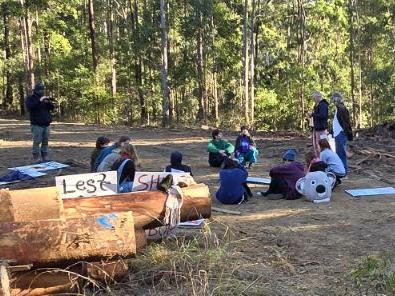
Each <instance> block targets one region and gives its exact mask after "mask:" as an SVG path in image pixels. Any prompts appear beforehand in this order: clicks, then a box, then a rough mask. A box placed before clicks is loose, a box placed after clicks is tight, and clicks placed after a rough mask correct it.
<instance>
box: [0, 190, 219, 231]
mask: <svg viewBox="0 0 395 296" xmlns="http://www.w3.org/2000/svg"><path fill="white" fill-rule="evenodd" d="M183 193H184V202H183V206H182V208H181V221H190V220H195V219H198V218H200V217H203V218H209V217H210V216H211V197H210V192H209V189H208V187H207V186H206V185H204V184H195V185H191V186H189V187H185V188H183ZM9 194H10V199H11V202H12V208H13V209H12V213H13V214H14V221H21V222H22V221H34V220H39V219H43V218H46V219H56V218H59V217H65V218H79V217H81V216H89V215H94V214H100V213H112V212H125V211H133V216H134V222H135V226H136V229H138V228H145V229H147V228H153V227H156V226H160V225H161V223H160V220H161V219H162V218H163V216H164V212H165V201H166V198H167V195H166V194H165V193H163V192H160V191H141V192H132V193H124V194H117V195H110V196H98V197H89V198H76V199H65V200H63V202H62V200H61V199H60V198H59V196H58V193H57V190H56V188H55V187H46V188H37V189H28V190H14V191H9ZM0 221H2V220H0ZM0 235H1V232H0Z"/></svg>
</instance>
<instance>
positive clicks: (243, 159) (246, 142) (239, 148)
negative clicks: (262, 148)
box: [235, 126, 258, 168]
mask: <svg viewBox="0 0 395 296" xmlns="http://www.w3.org/2000/svg"><path fill="white" fill-rule="evenodd" d="M257 156H258V150H257V149H256V146H255V142H254V140H253V139H252V137H251V135H250V133H249V132H248V129H247V127H246V126H242V127H241V129H240V135H239V136H238V137H237V139H236V145H235V157H236V158H237V160H238V161H239V162H240V163H241V164H242V165H246V164H247V162H248V163H249V165H248V167H249V168H250V167H251V165H252V164H254V163H256V162H257Z"/></svg>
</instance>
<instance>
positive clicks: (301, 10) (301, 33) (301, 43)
mask: <svg viewBox="0 0 395 296" xmlns="http://www.w3.org/2000/svg"><path fill="white" fill-rule="evenodd" d="M297 4H298V18H299V63H300V66H301V69H302V71H301V73H300V76H299V77H300V80H301V81H300V83H301V85H300V90H299V100H300V106H301V110H300V111H301V113H300V127H301V128H302V130H303V131H304V130H305V119H304V118H305V98H304V95H305V94H304V92H305V73H304V71H305V54H306V48H305V47H306V38H305V25H306V13H305V9H304V4H303V0H298V1H297Z"/></svg>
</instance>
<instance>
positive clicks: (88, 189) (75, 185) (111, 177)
mask: <svg viewBox="0 0 395 296" xmlns="http://www.w3.org/2000/svg"><path fill="white" fill-rule="evenodd" d="M55 181H56V187H57V188H58V191H59V193H60V196H61V197H62V198H77V197H90V196H104V195H112V194H117V189H118V182H117V172H116V171H109V172H101V173H92V174H79V175H68V176H59V177H55Z"/></svg>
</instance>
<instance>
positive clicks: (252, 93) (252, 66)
mask: <svg viewBox="0 0 395 296" xmlns="http://www.w3.org/2000/svg"><path fill="white" fill-rule="evenodd" d="M255 9H256V1H255V0H252V11H251V37H250V39H251V40H250V55H251V57H250V99H251V117H250V118H251V123H252V124H254V120H255V81H254V75H255V43H254V41H255V39H254V31H255Z"/></svg>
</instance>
